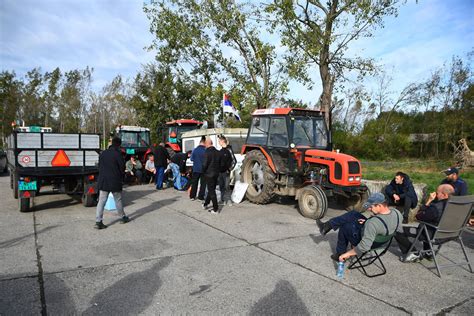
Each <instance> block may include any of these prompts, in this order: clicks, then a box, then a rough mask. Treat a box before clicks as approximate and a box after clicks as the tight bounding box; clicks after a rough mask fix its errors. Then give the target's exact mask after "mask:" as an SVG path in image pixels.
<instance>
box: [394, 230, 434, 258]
mask: <svg viewBox="0 0 474 316" xmlns="http://www.w3.org/2000/svg"><path fill="white" fill-rule="evenodd" d="M419 229H420V228H417V229H416V233H415V234H413V233H410V227H404V228H403V233H400V232H396V233H395V240H396V241H397V243H398V246H399V247H400V251H401V252H402V254H404V255H405V254H406V253H407V252H408V250H409V249H410V247H411V241H410V239H409V237H412V238H413V239H415V237H416V235H417V234H418V232H419ZM428 233H429V234H430V237H432V236H433V231H432V230H431V229H430V228H428ZM420 240H422V241H423V250H428V249H430V244H429V243H428V241H427V240H426V237H425V234H424V233H422V234H421V236H420ZM413 251H417V249H416V247H413Z"/></svg>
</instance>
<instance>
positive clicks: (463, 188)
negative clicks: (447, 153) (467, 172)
mask: <svg viewBox="0 0 474 316" xmlns="http://www.w3.org/2000/svg"><path fill="white" fill-rule="evenodd" d="M443 172H444V174H445V175H446V178H445V179H444V180H443V181H441V184H450V185H451V186H453V187H454V195H467V183H466V181H464V180H463V179H461V178H460V177H459V170H458V168H456V167H451V168H449V169H446V170H444V171H443Z"/></svg>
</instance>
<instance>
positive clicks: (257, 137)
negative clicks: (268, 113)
mask: <svg viewBox="0 0 474 316" xmlns="http://www.w3.org/2000/svg"><path fill="white" fill-rule="evenodd" d="M269 126H270V118H269V117H254V118H253V120H252V126H251V127H250V133H249V137H248V139H247V143H249V144H255V145H266V144H267V138H268V128H269Z"/></svg>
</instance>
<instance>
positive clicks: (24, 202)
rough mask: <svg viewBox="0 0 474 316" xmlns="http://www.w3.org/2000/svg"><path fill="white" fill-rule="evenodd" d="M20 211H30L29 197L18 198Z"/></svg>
mask: <svg viewBox="0 0 474 316" xmlns="http://www.w3.org/2000/svg"><path fill="white" fill-rule="evenodd" d="M19 200H20V201H19V207H20V212H23V213H24V212H29V211H30V198H26V199H23V198H20V199H19Z"/></svg>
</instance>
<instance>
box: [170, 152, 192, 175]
mask: <svg viewBox="0 0 474 316" xmlns="http://www.w3.org/2000/svg"><path fill="white" fill-rule="evenodd" d="M186 160H188V154H186V153H176V154H175V155H174V156H173V157H171V162H172V163H175V164H177V165H178V167H179V172H181V173H184V172H186Z"/></svg>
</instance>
